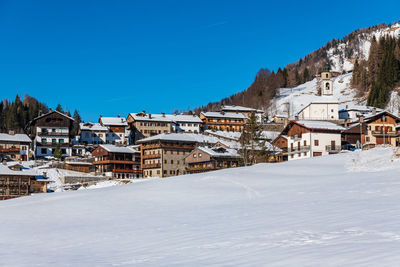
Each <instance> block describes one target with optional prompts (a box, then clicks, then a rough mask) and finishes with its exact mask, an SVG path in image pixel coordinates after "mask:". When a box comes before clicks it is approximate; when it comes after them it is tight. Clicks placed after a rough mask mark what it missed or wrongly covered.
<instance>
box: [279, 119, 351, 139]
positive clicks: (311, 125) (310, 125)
mask: <svg viewBox="0 0 400 267" xmlns="http://www.w3.org/2000/svg"><path fill="white" fill-rule="evenodd" d="M293 125H298V126H300V127H304V128H306V129H308V130H318V131H324V130H326V131H336V132H340V131H343V130H345V128H343V127H342V126H339V125H337V124H335V123H333V122H329V121H306V120H303V121H290V123H289V124H288V125H287V126H286V127H285V129H283V131H282V133H281V135H287V133H288V132H289V130H290V128H291V127H292V126H293Z"/></svg>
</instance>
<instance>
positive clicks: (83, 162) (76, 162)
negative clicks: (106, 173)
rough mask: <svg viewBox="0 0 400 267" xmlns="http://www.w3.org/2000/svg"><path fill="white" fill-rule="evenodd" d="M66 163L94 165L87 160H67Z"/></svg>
mask: <svg viewBox="0 0 400 267" xmlns="http://www.w3.org/2000/svg"><path fill="white" fill-rule="evenodd" d="M65 163H66V164H69V165H87V166H91V165H93V164H92V163H90V162H86V161H66V162H65Z"/></svg>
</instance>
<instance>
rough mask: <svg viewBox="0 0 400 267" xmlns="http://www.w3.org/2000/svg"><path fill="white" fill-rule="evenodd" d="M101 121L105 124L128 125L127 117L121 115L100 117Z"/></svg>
mask: <svg viewBox="0 0 400 267" xmlns="http://www.w3.org/2000/svg"><path fill="white" fill-rule="evenodd" d="M99 122H100V123H101V124H102V125H104V126H128V123H127V122H126V120H125V118H121V117H100V120H99Z"/></svg>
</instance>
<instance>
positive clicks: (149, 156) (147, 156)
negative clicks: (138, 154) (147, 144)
mask: <svg viewBox="0 0 400 267" xmlns="http://www.w3.org/2000/svg"><path fill="white" fill-rule="evenodd" d="M142 158H143V159H158V158H161V154H149V155H143V156H142Z"/></svg>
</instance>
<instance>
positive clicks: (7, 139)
mask: <svg viewBox="0 0 400 267" xmlns="http://www.w3.org/2000/svg"><path fill="white" fill-rule="evenodd" d="M31 144H32V140H31V139H30V138H29V137H28V136H27V135H26V134H6V133H0V162H1V161H3V160H4V159H7V160H18V161H27V160H28V159H29V148H30V146H31Z"/></svg>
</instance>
